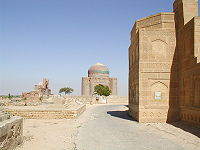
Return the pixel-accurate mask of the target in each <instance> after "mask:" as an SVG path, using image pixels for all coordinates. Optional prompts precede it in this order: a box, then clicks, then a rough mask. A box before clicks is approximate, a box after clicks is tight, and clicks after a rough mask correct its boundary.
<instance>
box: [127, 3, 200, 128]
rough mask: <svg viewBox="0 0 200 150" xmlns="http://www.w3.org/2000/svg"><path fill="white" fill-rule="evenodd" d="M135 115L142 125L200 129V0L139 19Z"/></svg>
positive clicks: (132, 93)
mask: <svg viewBox="0 0 200 150" xmlns="http://www.w3.org/2000/svg"><path fill="white" fill-rule="evenodd" d="M129 114H130V115H131V116H133V117H134V118H135V119H137V120H138V121H139V122H173V121H178V120H183V121H186V122H189V123H191V124H194V125H200V17H198V0H175V2H174V12H172V13H159V14H156V15H152V16H149V17H146V18H143V19H140V20H137V21H136V23H135V25H134V27H133V29H132V31H131V45H130V48H129Z"/></svg>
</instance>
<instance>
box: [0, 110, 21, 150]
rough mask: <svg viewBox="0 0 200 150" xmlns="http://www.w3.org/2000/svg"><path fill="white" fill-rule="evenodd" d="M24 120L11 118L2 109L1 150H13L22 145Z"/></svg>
mask: <svg viewBox="0 0 200 150" xmlns="http://www.w3.org/2000/svg"><path fill="white" fill-rule="evenodd" d="M22 130H23V119H22V118H21V117H15V116H11V115H9V114H8V113H5V112H4V111H3V109H2V108H0V150H13V149H14V148H15V147H16V146H17V145H19V144H22V141H23V137H22V132H23V131H22Z"/></svg>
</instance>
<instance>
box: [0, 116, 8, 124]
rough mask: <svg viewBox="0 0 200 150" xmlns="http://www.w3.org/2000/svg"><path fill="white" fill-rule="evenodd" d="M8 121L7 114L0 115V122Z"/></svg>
mask: <svg viewBox="0 0 200 150" xmlns="http://www.w3.org/2000/svg"><path fill="white" fill-rule="evenodd" d="M8 119H10V115H9V114H3V115H0V122H2V121H5V120H8Z"/></svg>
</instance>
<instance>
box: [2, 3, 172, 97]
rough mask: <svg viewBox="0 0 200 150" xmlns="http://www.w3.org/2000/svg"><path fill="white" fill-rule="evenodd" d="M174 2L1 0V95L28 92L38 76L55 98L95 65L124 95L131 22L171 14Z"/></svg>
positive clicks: (78, 86)
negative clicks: (105, 71)
mask: <svg viewBox="0 0 200 150" xmlns="http://www.w3.org/2000/svg"><path fill="white" fill-rule="evenodd" d="M173 1H174V0H0V56H1V57H0V68H1V69H0V95H2V94H6V95H7V94H8V93H11V94H21V93H22V92H25V91H31V90H32V89H33V86H34V84H37V83H38V82H40V81H42V78H43V77H46V78H48V79H49V80H50V88H51V89H52V90H53V93H54V94H57V93H58V90H59V88H61V87H65V86H69V87H72V88H74V90H75V92H74V95H80V94H81V77H84V76H87V70H88V68H89V67H90V66H91V65H93V64H95V63H96V62H100V63H103V64H105V65H107V66H108V68H109V69H110V72H111V74H110V76H112V77H117V78H118V93H119V95H127V93H128V47H129V44H130V31H131V29H132V27H133V24H134V22H135V20H137V19H140V18H142V17H145V16H149V15H152V14H156V13H158V12H171V11H172V4H173Z"/></svg>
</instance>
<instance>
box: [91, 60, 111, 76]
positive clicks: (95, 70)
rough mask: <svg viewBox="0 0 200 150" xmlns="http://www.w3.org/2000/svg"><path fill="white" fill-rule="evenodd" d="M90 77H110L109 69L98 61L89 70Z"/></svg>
mask: <svg viewBox="0 0 200 150" xmlns="http://www.w3.org/2000/svg"><path fill="white" fill-rule="evenodd" d="M88 77H109V69H108V67H106V66H105V65H103V64H101V63H96V64H95V65H93V66H91V67H90V69H89V70H88Z"/></svg>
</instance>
